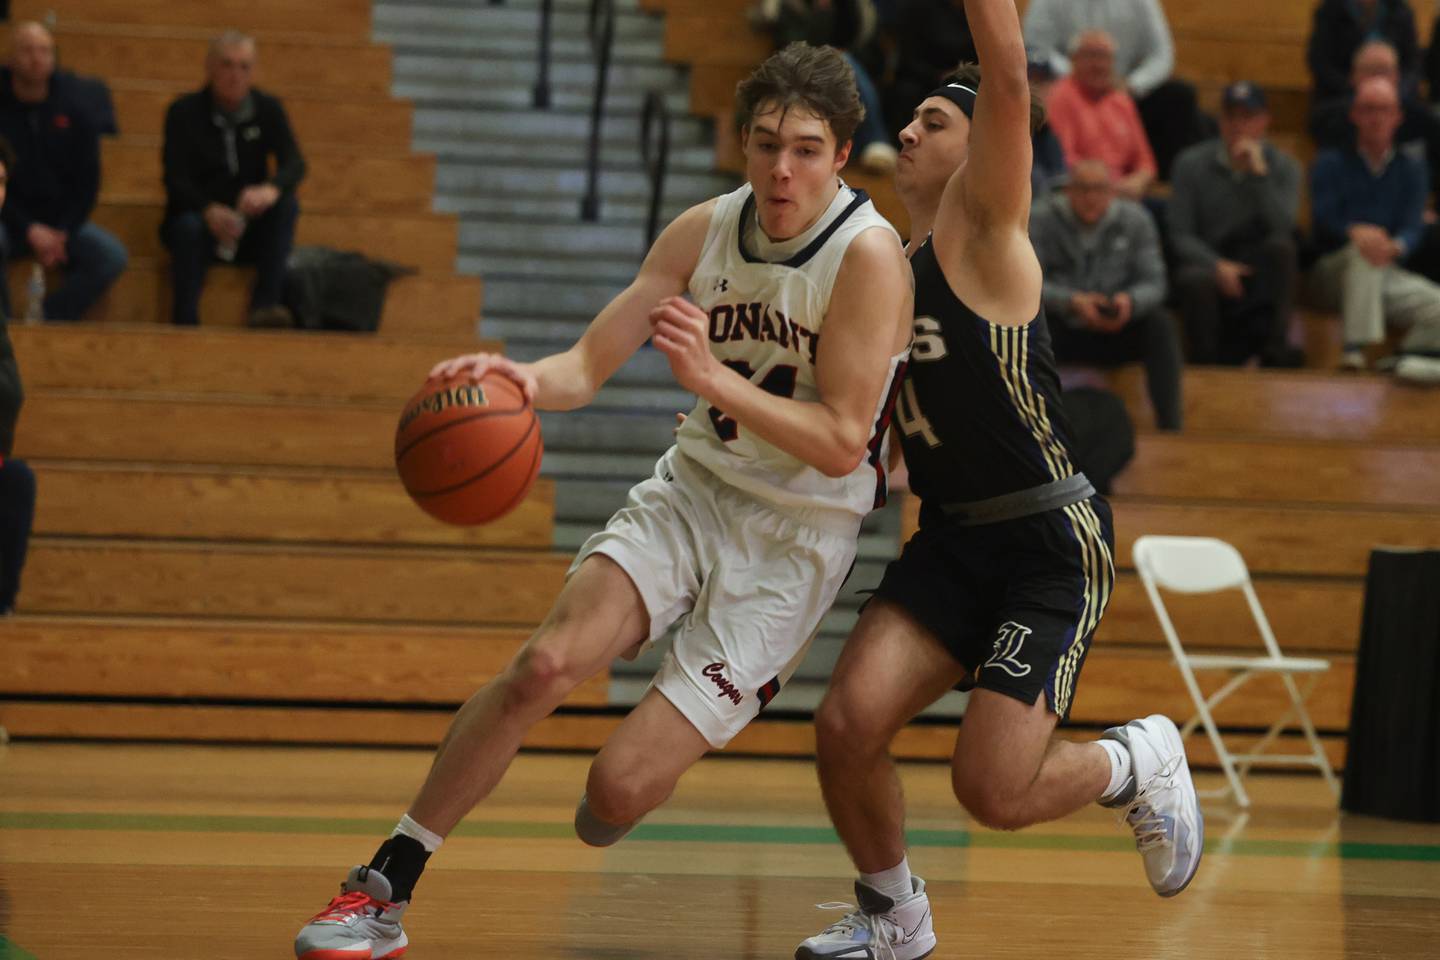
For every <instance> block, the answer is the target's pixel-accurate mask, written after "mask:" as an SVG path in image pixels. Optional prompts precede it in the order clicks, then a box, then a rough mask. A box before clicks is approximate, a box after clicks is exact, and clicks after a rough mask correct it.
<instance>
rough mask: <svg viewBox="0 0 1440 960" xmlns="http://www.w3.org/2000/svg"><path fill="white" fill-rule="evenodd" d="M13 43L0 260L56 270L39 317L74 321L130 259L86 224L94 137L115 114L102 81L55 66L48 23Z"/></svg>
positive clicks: (3, 90) (3, 101) (2, 78)
mask: <svg viewBox="0 0 1440 960" xmlns="http://www.w3.org/2000/svg"><path fill="white" fill-rule="evenodd" d="M10 43H11V47H10V66H9V67H7V68H5V69H4V70H0V136H3V137H4V138H5V139H6V140H8V141H9V142H10V145H11V147H12V149H13V150H14V152H15V166H14V168H13V169H11V170H10V190H9V197H8V199H7V200H6V203H5V208H4V211H3V215H0V223H3V230H0V246H3V247H4V251H5V256H6V258H7V259H13V258H15V257H27V256H33V257H34V258H35V259H36V261H37V262H38V263H39V264H40V265H41V266H42V267H44V268H45V269H47V270H51V269H57V268H58V269H61V270H63V272H64V281H63V283H61V285H60V287H59V289H57V290H54V291H52V292H50V293H49V295H48V296H46V297H45V301H44V304H43V314H44V316H45V317H48V318H51V319H54V320H79V319H81V318H82V317H83V316H84V315H85V312H86V311H87V310H89V309H90V307H91V306H92V305H93V304H94V303H95V301H96V300H98V299H99V298H100V297H101V296H102V295H104V293H105V291H106V290H108V289H109V288H110V285H111V284H113V283H114V282H115V280H116V278H117V277H119V276H120V274H121V273H123V272H124V270H125V265H126V262H127V260H128V256H127V253H126V250H125V247H124V245H123V244H122V243H121V242H120V241H119V240H118V239H116V238H115V237H114V236H113V235H112V234H111V233H110V232H109V231H107V230H105V229H103V228H101V227H99V226H97V225H95V224H94V223H92V222H91V221H90V216H91V214H92V213H93V212H94V210H95V203H96V201H97V200H98V199H99V196H100V134H101V132H102V130H103V129H104V128H105V127H106V126H107V125H108V126H109V128H110V130H111V131H112V132H113V129H114V117H113V112H109V114H108V121H107V119H106V116H107V111H108V103H109V97H108V93H106V94H105V95H104V97H103V101H102V98H101V96H100V94H101V92H103V91H104V89H105V88H104V87H103V84H100V82H99V81H96V80H93V79H84V80H82V79H81V78H78V77H76V76H75V75H74V74H70V73H67V72H64V71H57V70H56V69H55V39H54V37H52V36H51V35H50V31H49V30H47V29H45V27H43V26H41V25H40V24H38V23H31V22H24V23H19V24H16V26H15V28H14V29H13V30H12V31H11V39H10ZM7 294H8V291H7ZM6 302H7V304H8V303H10V302H11V301H10V300H9V299H8V296H7V300H6Z"/></svg>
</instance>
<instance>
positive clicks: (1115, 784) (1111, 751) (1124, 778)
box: [1095, 740, 1131, 803]
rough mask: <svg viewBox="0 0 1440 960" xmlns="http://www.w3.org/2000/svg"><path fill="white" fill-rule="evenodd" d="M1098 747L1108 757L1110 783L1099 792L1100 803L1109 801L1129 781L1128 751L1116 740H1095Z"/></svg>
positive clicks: (1119, 792)
mask: <svg viewBox="0 0 1440 960" xmlns="http://www.w3.org/2000/svg"><path fill="white" fill-rule="evenodd" d="M1095 742H1096V743H1097V744H1099V745H1100V748H1101V749H1102V750H1104V751H1105V753H1106V754H1108V755H1109V757H1110V785H1109V786H1108V787H1106V788H1105V792H1104V793H1102V794H1100V802H1101V803H1109V802H1110V801H1111V800H1114V799H1115V798H1116V797H1118V796H1119V795H1120V794H1121V792H1122V791H1123V790H1124V789H1125V787H1126V785H1127V784H1128V783H1129V782H1130V776H1131V770H1130V766H1131V765H1130V751H1129V750H1128V749H1127V748H1126V746H1125V744H1123V743H1121V742H1120V741H1118V740H1096V741H1095Z"/></svg>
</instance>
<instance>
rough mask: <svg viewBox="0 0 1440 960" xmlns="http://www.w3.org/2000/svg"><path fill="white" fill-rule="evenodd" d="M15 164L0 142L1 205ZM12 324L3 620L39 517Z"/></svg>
mask: <svg viewBox="0 0 1440 960" xmlns="http://www.w3.org/2000/svg"><path fill="white" fill-rule="evenodd" d="M14 165H15V154H14V153H13V152H12V151H11V149H10V145H9V144H7V143H6V142H5V141H3V140H0V203H4V202H5V188H6V180H7V178H8V174H9V171H10V169H11V168H12V167H13V166H14ZM9 320H10V318H9V316H8V315H7V314H5V313H0V616H8V615H9V614H10V612H11V611H12V610H13V609H14V607H15V597H16V595H17V594H19V592H20V573H21V571H22V570H23V569H24V567H25V551H26V549H27V547H28V545H29V542H30V527H31V523H32V522H33V520H34V517H35V474H34V473H32V472H31V470H30V467H29V466H28V465H27V464H26V463H25V461H23V460H12V459H11V458H10V451H11V449H12V448H13V446H14V443H15V421H16V420H17V419H18V418H19V416H20V406H21V404H22V403H24V400H25V394H24V392H23V391H22V390H21V388H20V371H19V369H18V368H17V367H16V365H15V351H14V350H13V349H12V348H11V346H10V335H9V332H8V329H7V327H8V323H9Z"/></svg>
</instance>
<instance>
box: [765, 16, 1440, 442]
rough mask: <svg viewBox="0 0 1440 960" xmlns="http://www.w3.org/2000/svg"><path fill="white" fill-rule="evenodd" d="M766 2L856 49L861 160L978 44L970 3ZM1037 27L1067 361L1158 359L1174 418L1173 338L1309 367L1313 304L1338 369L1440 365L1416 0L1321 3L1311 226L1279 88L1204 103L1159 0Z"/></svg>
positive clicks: (1151, 363)
mask: <svg viewBox="0 0 1440 960" xmlns="http://www.w3.org/2000/svg"><path fill="white" fill-rule="evenodd" d="M781 9H783V10H785V11H786V12H785V14H784V15H783V16H777V15H776V11H779V10H781ZM787 18H788V20H787ZM759 19H760V20H761V21H762V22H764V23H770V24H774V23H778V22H780V21H787V22H788V23H789V24H790V25H791V27H790V29H791V32H789V33H785V34H783V35H782V34H779V33H778V32H777V36H778V37H779V38H780V39H782V40H789V39H797V38H801V37H804V38H806V39H811V40H828V41H829V42H832V43H836V44H839V45H842V46H844V47H845V48H846V49H847V50H848V51H850V57H851V62H852V64H853V65H854V66H855V67H856V69H857V74H858V75H859V76H860V80H861V88H862V90H864V91H866V93H865V102H866V109H867V112H869V113H870V114H871V118H870V120H869V121H868V123H867V128H866V132H865V133H864V134H863V140H864V142H863V143H861V142H857V152H856V154H855V156H856V157H857V158H858V160H859V162H860V164H861V166H862V167H865V168H868V169H870V170H871V171H872V172H877V173H883V172H887V171H888V170H889V169H891V168H892V167H893V165H894V161H895V154H894V150H893V149H891V148H890V146H889V144H892V143H893V142H894V135H895V132H896V131H897V130H898V129H899V128H900V127H902V126H903V125H904V124H905V123H907V122H908V121H909V118H910V114H911V112H912V111H913V109H914V107H915V105H916V104H917V103H919V101H920V100H921V99H923V98H924V96H925V94H926V93H928V92H929V91H930V90H931V89H933V88H934V87H935V86H936V85H937V84H938V83H939V82H940V79H941V77H943V76H944V75H945V74H947V73H948V72H949V71H950V70H951V69H952V68H953V67H954V66H955V64H957V63H958V62H961V61H964V60H973V59H974V58H975V48H974V44H973V41H972V40H971V37H970V30H969V24H968V23H967V22H966V18H965V11H964V5H963V3H962V2H961V0H763V2H762V6H761V7H760V8H759ZM797 23H798V24H807V25H808V27H806V28H805V29H807V30H808V32H805V30H801V31H800V32H796V28H795V27H794V25H795V24H797ZM1023 27H1024V35H1025V43H1026V47H1027V51H1028V54H1029V60H1030V78H1031V83H1032V86H1033V88H1034V91H1035V96H1036V98H1037V99H1039V100H1041V101H1043V102H1044V104H1045V106H1046V110H1047V114H1048V122H1047V124H1046V125H1045V126H1044V127H1043V128H1042V129H1041V130H1040V132H1039V133H1037V135H1036V138H1035V144H1034V146H1035V153H1034V156H1035V165H1034V171H1033V178H1032V182H1033V185H1034V196H1035V209H1034V214H1033V217H1032V239H1033V240H1034V242H1035V245H1036V248H1037V250H1038V251H1039V252H1040V254H1041V260H1042V263H1043V264H1044V266H1045V269H1046V275H1047V284H1046V303H1047V308H1048V312H1049V315H1050V318H1051V326H1052V328H1053V329H1054V341H1055V348H1056V352H1057V354H1058V355H1059V357H1060V359H1061V360H1062V362H1065V363H1073V364H1078V365H1102V366H1104V365H1113V364H1115V363H1119V362H1126V361H1129V360H1140V361H1143V362H1144V363H1145V365H1146V372H1147V376H1148V381H1149V386H1150V393H1151V400H1152V405H1153V406H1154V407H1155V410H1156V420H1157V423H1158V424H1159V425H1161V426H1162V427H1164V428H1168V429H1178V428H1179V426H1180V410H1181V402H1180V378H1181V368H1180V363H1179V362H1178V361H1177V360H1176V357H1177V352H1176V349H1175V346H1176V344H1181V345H1183V353H1184V357H1185V359H1186V360H1188V362H1190V363H1198V364H1230V365H1240V364H1248V363H1259V364H1261V365H1264V366H1273V367H1294V366H1299V365H1301V364H1303V363H1304V361H1305V358H1304V356H1303V354H1302V353H1301V351H1300V350H1299V349H1298V348H1297V346H1296V345H1295V343H1294V340H1295V339H1297V338H1295V331H1294V330H1293V329H1292V327H1293V324H1292V318H1293V316H1294V314H1295V308H1296V306H1297V304H1298V303H1301V302H1303V303H1305V304H1306V305H1309V306H1313V307H1315V308H1318V309H1322V310H1329V311H1334V312H1337V313H1339V314H1340V315H1341V317H1342V328H1343V340H1344V344H1343V359H1342V361H1341V369H1345V370H1358V369H1366V368H1370V367H1374V368H1376V369H1380V370H1388V371H1393V372H1394V373H1395V374H1396V375H1397V376H1398V377H1400V378H1402V379H1405V380H1409V381H1415V382H1424V383H1440V332H1437V331H1440V321H1437V320H1436V317H1437V316H1440V218H1437V217H1436V215H1435V195H1434V194H1435V191H1436V190H1437V189H1440V109H1437V106H1436V104H1437V103H1440V42H1432V43H1431V45H1430V47H1429V49H1428V50H1422V48H1421V46H1420V44H1419V40H1418V36H1419V31H1418V30H1417V27H1416V22H1415V14H1414V11H1413V9H1412V8H1411V5H1410V3H1409V0H1315V6H1314V12H1313V18H1312V25H1311V32H1310V37H1309V41H1308V43H1307V45H1306V50H1305V55H1306V63H1307V65H1308V67H1309V71H1310V74H1311V89H1310V91H1309V103H1310V106H1309V117H1308V132H1309V134H1310V137H1311V140H1312V141H1313V144H1314V146H1315V148H1316V156H1315V159H1314V162H1313V164H1312V165H1311V169H1310V171H1309V174H1308V180H1309V182H1308V195H1309V198H1310V206H1309V210H1310V213H1309V222H1308V223H1307V222H1305V218H1304V217H1303V216H1302V213H1301V211H1302V209H1303V207H1304V201H1305V196H1306V192H1307V182H1306V181H1307V175H1306V171H1305V170H1304V168H1303V167H1302V165H1301V164H1300V162H1299V161H1298V160H1297V159H1296V157H1294V156H1292V155H1291V154H1289V153H1287V152H1286V151H1285V150H1284V149H1282V148H1281V147H1279V146H1277V145H1276V143H1275V142H1273V141H1272V140H1271V139H1270V127H1271V123H1272V115H1271V112H1270V102H1269V100H1270V98H1269V97H1268V96H1267V91H1266V90H1264V89H1262V88H1261V87H1260V86H1258V85H1256V84H1254V83H1251V82H1247V80H1246V78H1243V77H1232V78H1230V79H1231V81H1233V82H1231V83H1230V85H1229V86H1227V87H1226V88H1225V89H1224V91H1223V93H1222V95H1221V97H1220V102H1219V105H1218V110H1217V111H1216V112H1215V114H1214V115H1210V114H1207V113H1206V112H1204V111H1202V110H1201V109H1200V108H1199V105H1198V104H1199V97H1198V95H1197V90H1196V87H1195V86H1194V85H1193V84H1192V83H1190V82H1187V81H1186V80H1185V79H1184V78H1183V77H1179V76H1176V74H1175V46H1174V41H1173V39H1172V36H1171V32H1170V25H1169V22H1168V20H1167V18H1166V15H1165V10H1164V7H1163V5H1162V3H1161V0H1029V2H1028V4H1026V6H1025V13H1024V22H1023ZM1437 29H1440V21H1437ZM1434 32H1435V31H1432V35H1433V34H1434ZM1387 90H1388V91H1389V94H1386V93H1385V91H1387ZM1427 98H1428V99H1427ZM1212 102H1213V101H1212ZM877 110H878V111H879V112H880V116H879V117H878V118H877V117H876V116H875V113H876V111H877ZM882 130H884V131H888V137H889V139H888V140H887V141H881V140H880V137H881V136H882V133H881V131H882ZM1296 132H1298V131H1296ZM1102 173H1103V175H1102ZM1142 211H1143V212H1145V213H1148V218H1146V219H1140V218H1139V216H1138V215H1139V214H1140V213H1141V212H1142ZM1122 261H1123V263H1122ZM1157 265H1158V267H1159V270H1160V272H1159V274H1158V277H1157V275H1156V273H1155V271H1156V269H1157ZM1167 291H1168V293H1167ZM1102 307H1103V308H1105V309H1102ZM1107 311H1109V312H1107ZM1172 315H1173V317H1174V318H1175V320H1178V324H1177V323H1173V322H1172V321H1171V319H1170V318H1171V316H1172ZM1177 330H1178V331H1179V332H1178V333H1177ZM1387 344H1390V345H1393V346H1394V350H1393V352H1392V351H1391V350H1390V349H1389V348H1387V346H1386V345H1387Z"/></svg>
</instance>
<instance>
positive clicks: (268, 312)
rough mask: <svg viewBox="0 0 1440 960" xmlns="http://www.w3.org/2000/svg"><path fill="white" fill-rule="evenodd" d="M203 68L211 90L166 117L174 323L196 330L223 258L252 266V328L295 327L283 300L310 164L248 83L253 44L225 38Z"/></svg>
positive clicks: (269, 101) (274, 109) (271, 106)
mask: <svg viewBox="0 0 1440 960" xmlns="http://www.w3.org/2000/svg"><path fill="white" fill-rule="evenodd" d="M205 66H206V74H207V78H208V82H207V83H206V85H205V88H204V89H202V90H199V91H197V92H195V93H188V94H186V95H184V96H182V97H180V98H179V99H177V100H176V101H175V102H174V103H172V104H170V109H169V111H168V112H167V113H166V114H165V222H164V224H163V225H162V227H161V236H162V237H163V238H164V240H165V245H166V246H167V247H169V248H170V254H171V256H172V258H173V261H172V263H173V269H174V281H175V312H174V317H173V319H174V321H175V323H177V324H180V325H182V326H194V325H195V324H197V323H199V322H200V316H199V308H200V291H201V288H202V287H203V285H204V283H205V271H206V269H207V268H208V267H209V265H210V264H211V263H212V262H213V261H214V260H216V259H220V260H236V261H240V262H244V263H254V264H255V266H256V270H257V274H258V275H257V277H256V281H255V289H254V291H253V292H252V294H251V297H250V322H251V325H252V326H290V325H292V322H293V321H292V319H291V317H290V314H289V311H288V310H286V309H285V308H284V307H282V306H280V294H281V286H282V284H283V282H284V279H285V262H286V260H287V259H289V256H290V248H291V246H292V245H293V244H294V239H295V223H296V220H297V219H298V218H299V216H300V207H299V205H298V204H297V203H296V201H295V188H296V187H297V186H299V185H300V181H301V179H303V178H304V176H305V158H304V157H302V156H301V154H300V147H299V146H298V145H297V144H296V142H295V136H294V134H293V133H291V131H290V121H289V119H288V118H287V117H286V116H285V108H284V107H283V106H282V105H281V103H280V101H279V100H278V99H276V98H275V97H272V96H270V95H268V94H265V93H262V92H261V91H260V90H257V89H255V87H254V86H253V85H252V78H253V75H254V70H255V41H254V40H252V39H250V38H249V37H247V36H245V35H244V34H242V33H238V32H235V31H230V32H227V33H224V34H221V35H220V36H219V37H217V38H216V39H215V41H214V42H213V43H211V45H210V53H209V56H208V57H207V58H206V62H205ZM272 159H273V161H274V172H273V173H272V172H271V169H270V164H271V161H272Z"/></svg>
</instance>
